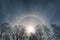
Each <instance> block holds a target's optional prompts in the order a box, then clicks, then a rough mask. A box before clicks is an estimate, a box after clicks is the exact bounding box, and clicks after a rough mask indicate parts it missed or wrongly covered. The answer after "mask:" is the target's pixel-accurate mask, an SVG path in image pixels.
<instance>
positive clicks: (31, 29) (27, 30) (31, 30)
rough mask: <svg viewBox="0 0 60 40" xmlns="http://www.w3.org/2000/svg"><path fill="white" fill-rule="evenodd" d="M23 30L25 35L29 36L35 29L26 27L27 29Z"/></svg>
mask: <svg viewBox="0 0 60 40" xmlns="http://www.w3.org/2000/svg"><path fill="white" fill-rule="evenodd" d="M25 30H26V34H27V35H28V36H30V35H31V33H32V34H34V33H35V27H33V26H28V27H26V28H25Z"/></svg>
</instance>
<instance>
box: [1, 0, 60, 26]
mask: <svg viewBox="0 0 60 40" xmlns="http://www.w3.org/2000/svg"><path fill="white" fill-rule="evenodd" d="M31 12H39V13H36V14H39V15H41V14H42V15H43V16H45V17H46V18H47V20H48V22H49V23H50V24H53V23H54V24H57V25H60V1H59V0H0V24H2V23H4V22H7V21H9V22H10V21H11V20H12V19H13V18H14V17H15V16H18V15H24V14H29V13H31Z"/></svg>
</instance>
